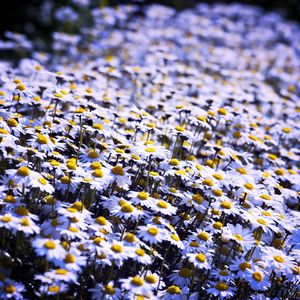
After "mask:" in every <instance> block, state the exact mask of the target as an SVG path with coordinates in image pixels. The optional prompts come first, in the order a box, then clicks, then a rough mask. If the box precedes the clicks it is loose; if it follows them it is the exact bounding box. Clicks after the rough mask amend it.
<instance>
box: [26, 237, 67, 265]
mask: <svg viewBox="0 0 300 300" xmlns="http://www.w3.org/2000/svg"><path fill="white" fill-rule="evenodd" d="M32 246H33V248H34V249H35V252H36V253H37V255H39V256H46V258H47V259H48V260H53V259H55V258H56V259H63V258H64V257H65V254H66V253H65V249H64V248H63V247H62V246H61V244H60V241H59V240H53V239H45V238H36V239H35V240H33V241H32Z"/></svg>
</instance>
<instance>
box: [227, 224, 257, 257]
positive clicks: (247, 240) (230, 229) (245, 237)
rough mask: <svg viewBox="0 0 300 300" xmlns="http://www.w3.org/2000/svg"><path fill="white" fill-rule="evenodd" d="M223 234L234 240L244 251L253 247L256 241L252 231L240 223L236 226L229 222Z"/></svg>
mask: <svg viewBox="0 0 300 300" xmlns="http://www.w3.org/2000/svg"><path fill="white" fill-rule="evenodd" d="M222 235H224V236H226V237H227V238H229V239H231V240H234V241H235V242H236V243H238V244H239V245H240V246H241V247H242V249H243V250H244V251H245V250H249V249H250V248H252V247H253V245H254V242H255V240H254V237H253V234H252V232H251V231H250V230H249V229H247V228H244V227H243V226H242V225H240V224H237V225H236V226H233V225H232V224H228V225H227V226H226V227H224V228H223V232H222Z"/></svg>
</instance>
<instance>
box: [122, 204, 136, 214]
mask: <svg viewBox="0 0 300 300" xmlns="http://www.w3.org/2000/svg"><path fill="white" fill-rule="evenodd" d="M121 211H122V212H124V213H132V212H133V211H134V207H133V206H132V205H131V204H130V203H125V204H123V205H122V207H121Z"/></svg>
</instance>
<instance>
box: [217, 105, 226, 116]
mask: <svg viewBox="0 0 300 300" xmlns="http://www.w3.org/2000/svg"><path fill="white" fill-rule="evenodd" d="M218 114H219V115H222V116H226V115H227V110H226V109H225V108H222V107H221V108H219V109H218Z"/></svg>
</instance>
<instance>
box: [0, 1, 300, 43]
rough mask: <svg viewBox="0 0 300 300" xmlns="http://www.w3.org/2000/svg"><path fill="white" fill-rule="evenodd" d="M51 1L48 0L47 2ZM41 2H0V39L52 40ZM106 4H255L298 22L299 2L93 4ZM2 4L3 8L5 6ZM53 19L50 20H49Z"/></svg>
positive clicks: (60, 3) (50, 24) (54, 26)
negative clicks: (7, 34) (7, 35)
mask: <svg viewBox="0 0 300 300" xmlns="http://www.w3.org/2000/svg"><path fill="white" fill-rule="evenodd" d="M46 1H51V0H46ZM43 2H44V1H41V0H7V1H5V2H4V3H2V4H3V5H2V7H1V10H0V38H3V33H4V32H5V31H6V30H9V31H13V32H21V33H27V35H29V38H30V39H32V38H34V37H37V36H38V37H39V38H41V39H44V40H50V39H51V32H53V31H55V30H57V22H56V21H55V18H54V17H53V16H51V14H53V12H50V16H49V18H50V20H51V22H48V23H46V24H45V22H43V19H42V16H41V15H40V14H39V13H38V12H39V10H40V9H41V4H42V3H43ZM52 2H53V3H54V7H55V8H59V7H61V6H65V5H68V4H70V3H71V1H68V0H52ZM101 2H102V3H108V4H109V5H113V6H114V5H117V4H119V3H122V4H126V3H127V4H128V3H134V4H137V5H140V6H143V5H145V4H151V3H160V4H163V5H167V6H171V7H174V8H176V9H177V10H181V9H184V8H187V7H188V8H191V7H193V5H195V4H197V3H201V2H202V3H203V2H205V3H234V2H235V3H236V2H238V3H245V4H252V5H258V6H260V7H262V8H264V9H265V10H267V11H268V10H275V11H280V12H281V13H283V14H284V15H285V17H286V18H288V19H291V20H293V21H297V22H300V0H256V1H254V0H241V1H238V0H236V1H230V0H220V1H213V0H206V1H196V0H160V1H147V0H146V1H121V0H102V1H101V0H95V3H98V4H99V3H101ZM4 4H5V5H4ZM52 20H53V21H52Z"/></svg>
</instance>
